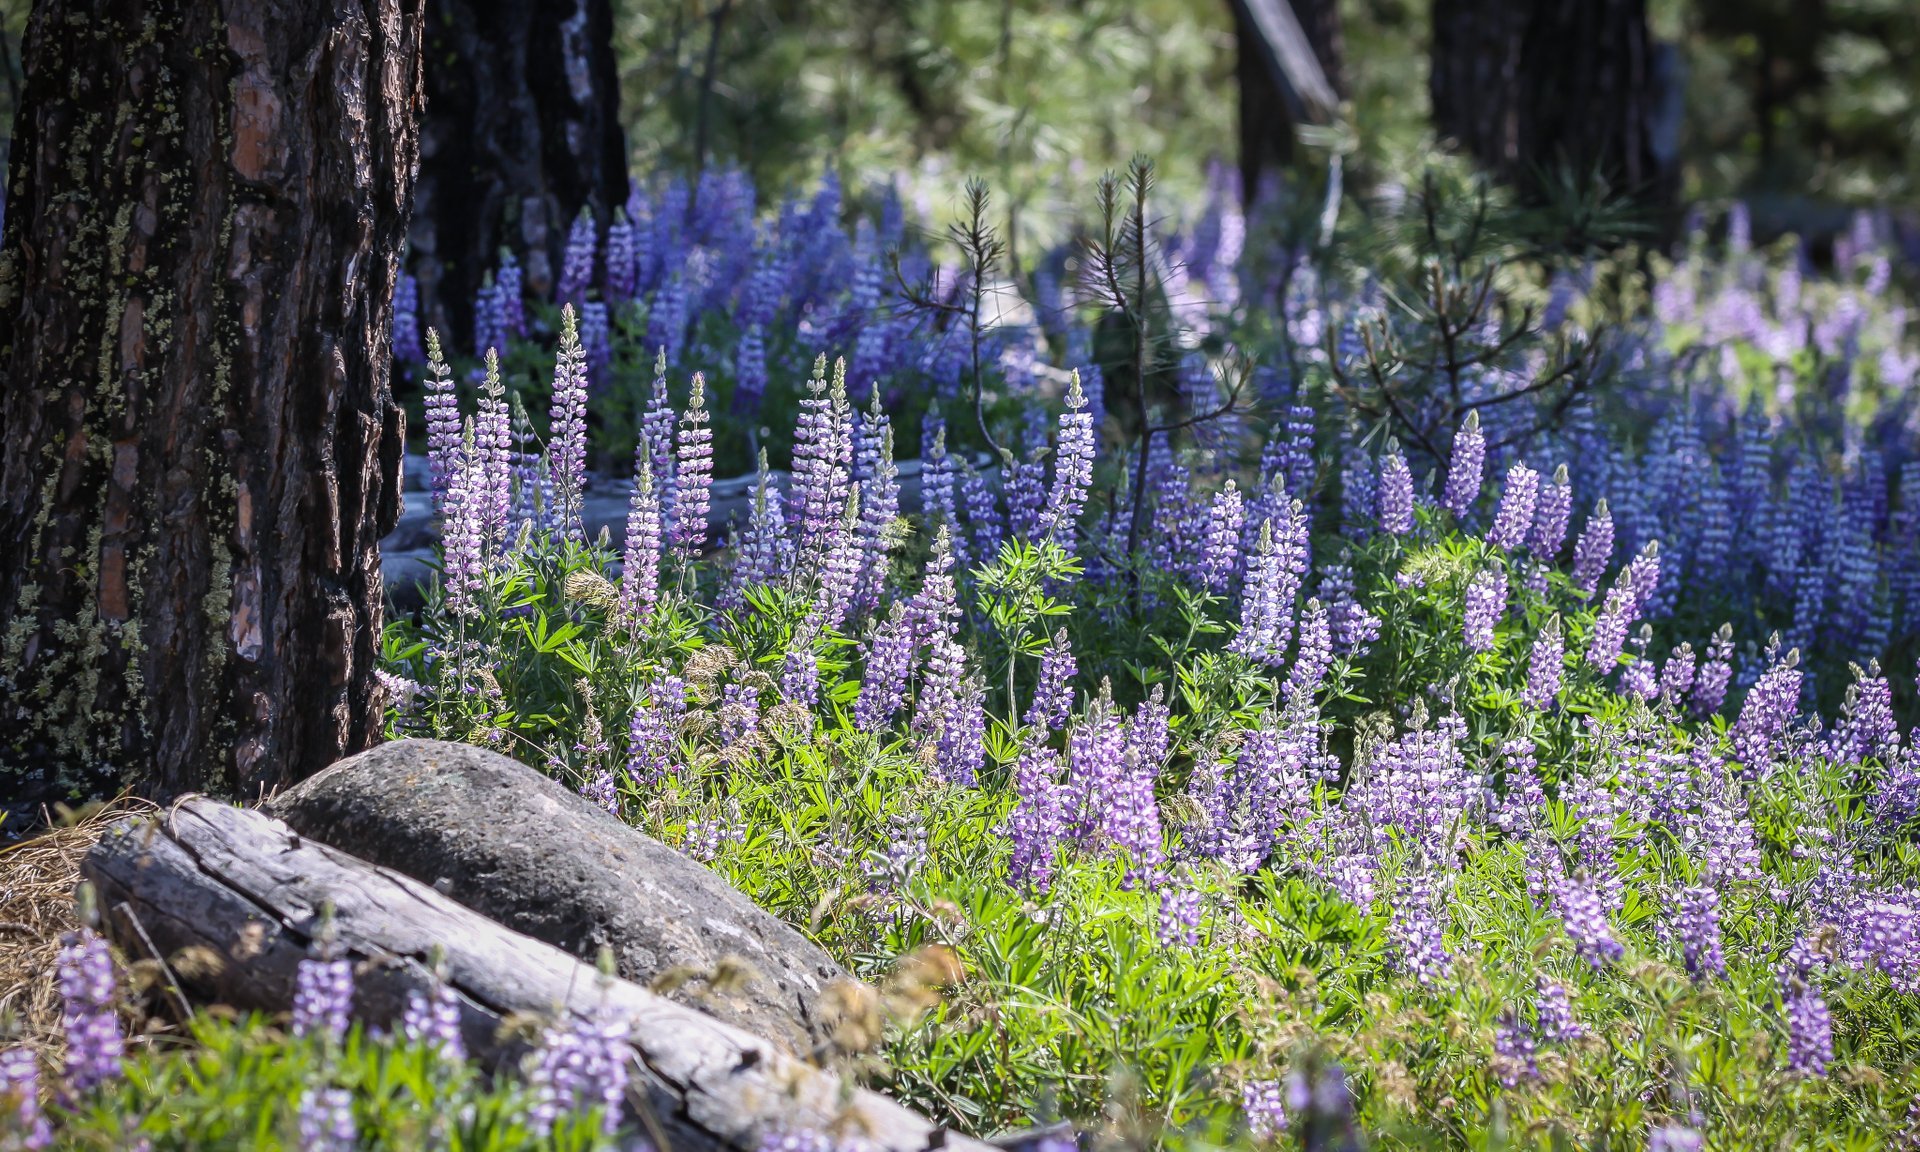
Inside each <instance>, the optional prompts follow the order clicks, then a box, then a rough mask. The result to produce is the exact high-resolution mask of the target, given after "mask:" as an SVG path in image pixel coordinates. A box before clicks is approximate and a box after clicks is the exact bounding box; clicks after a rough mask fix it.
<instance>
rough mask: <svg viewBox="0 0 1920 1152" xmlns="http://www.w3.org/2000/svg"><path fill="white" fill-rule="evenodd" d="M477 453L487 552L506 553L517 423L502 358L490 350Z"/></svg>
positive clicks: (476, 434) (477, 424) (477, 421)
mask: <svg viewBox="0 0 1920 1152" xmlns="http://www.w3.org/2000/svg"><path fill="white" fill-rule="evenodd" d="M473 450H474V453H475V459H476V460H477V461H478V463H479V468H480V473H479V483H478V486H479V499H480V523H481V526H482V529H483V531H484V536H485V542H484V548H483V550H484V552H485V553H486V554H487V555H488V556H494V555H497V554H499V553H500V552H502V551H504V550H505V547H506V542H507V533H508V530H509V529H510V528H511V527H512V524H513V421H512V413H511V410H510V409H509V407H508V405H507V399H506V388H505V386H504V385H502V384H501V382H500V357H499V356H498V355H497V354H495V352H494V350H493V349H491V348H489V349H487V358H486V368H485V371H484V373H483V374H482V378H481V385H480V404H479V414H478V416H477V417H476V418H475V419H474V425H473Z"/></svg>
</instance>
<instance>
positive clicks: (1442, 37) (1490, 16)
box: [1429, 0, 1677, 202]
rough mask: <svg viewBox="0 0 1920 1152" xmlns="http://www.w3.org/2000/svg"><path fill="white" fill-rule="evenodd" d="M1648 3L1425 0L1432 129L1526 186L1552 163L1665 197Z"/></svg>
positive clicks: (1666, 172) (1670, 185) (1668, 182)
mask: <svg viewBox="0 0 1920 1152" xmlns="http://www.w3.org/2000/svg"><path fill="white" fill-rule="evenodd" d="M1660 80H1661V70H1660V69H1659V68H1658V67H1657V66H1656V51H1655V47H1654V45H1653V42H1652V39H1651V37H1650V34H1649V32H1648V29H1647V9H1646V0H1434V4H1433V52H1432V67H1431V71H1430V73H1429V89H1430V95H1431V98H1432V107H1433V122H1434V127H1435V128H1436V129H1437V130H1438V131H1439V132H1440V133H1441V135H1443V136H1448V137H1451V138H1453V139H1454V140H1455V141H1456V142H1458V143H1459V144H1460V146H1461V147H1463V148H1464V149H1465V150H1466V151H1467V152H1468V153H1469V154H1471V155H1472V156H1473V157H1474V158H1475V159H1476V160H1478V161H1479V162H1480V163H1481V165H1483V166H1484V167H1486V168H1487V169H1489V170H1491V171H1492V172H1494V173H1495V174H1497V175H1498V176H1500V177H1501V178H1503V179H1505V180H1508V181H1510V182H1512V183H1514V184H1515V185H1517V186H1519V187H1520V188H1521V189H1522V190H1523V191H1525V192H1529V193H1531V192H1537V191H1538V187H1539V182H1540V180H1541V178H1542V177H1543V176H1545V175H1546V174H1547V173H1548V172H1549V171H1550V170H1552V169H1554V168H1556V167H1559V166H1561V165H1565V166H1569V167H1571V168H1572V169H1573V172H1574V174H1575V175H1576V176H1578V177H1585V176H1587V175H1589V174H1591V173H1595V172H1598V173H1599V174H1600V175H1601V176H1602V177H1604V178H1605V179H1606V180H1607V181H1608V183H1609V184H1610V185H1611V186H1612V187H1613V189H1614V190H1615V191H1621V192H1628V193H1631V194H1634V195H1637V196H1640V197H1642V198H1646V199H1651V200H1654V201H1658V202H1665V201H1667V200H1669V199H1671V197H1672V195H1673V193H1674V191H1675V178H1676V175H1677V171H1676V166H1675V162H1674V161H1675V157H1674V156H1672V155H1669V154H1667V153H1668V151H1669V150H1668V149H1664V148H1661V147H1659V146H1658V141H1657V139H1656V137H1657V135H1658V133H1657V131H1656V125H1657V123H1658V122H1659V121H1660V119H1661V118H1662V115H1663V112H1664V105H1665V93H1663V92H1662V91H1661V83H1660Z"/></svg>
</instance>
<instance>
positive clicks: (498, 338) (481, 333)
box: [473, 272, 507, 355]
mask: <svg viewBox="0 0 1920 1152" xmlns="http://www.w3.org/2000/svg"><path fill="white" fill-rule="evenodd" d="M506 346H507V328H506V323H505V322H504V321H503V320H501V318H500V289H499V287H498V286H497V285H496V284H494V282H493V274H492V273H491V272H489V273H488V274H487V276H486V278H485V279H484V280H482V281H481V282H480V287H479V290H477V291H476V292H474V294H473V351H474V354H475V355H479V354H480V353H482V352H484V351H486V350H487V349H489V348H505V347H506Z"/></svg>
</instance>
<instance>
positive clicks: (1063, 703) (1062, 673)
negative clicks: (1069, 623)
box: [1023, 628, 1080, 731]
mask: <svg viewBox="0 0 1920 1152" xmlns="http://www.w3.org/2000/svg"><path fill="white" fill-rule="evenodd" d="M1079 671H1080V668H1079V665H1078V664H1077V663H1075V661H1074V659H1073V645H1072V643H1071V642H1070V641H1069V640H1068V639H1067V630H1066V629H1064V628H1062V629H1060V630H1059V631H1058V632H1055V633H1054V635H1053V640H1052V641H1051V642H1050V643H1049V644H1048V645H1047V646H1046V647H1045V648H1044V649H1042V650H1041V652H1040V676H1039V682H1038V683H1037V684H1035V685H1034V689H1033V702H1032V703H1031V704H1029V705H1028V706H1027V714H1026V716H1025V718H1024V720H1023V723H1025V724H1026V725H1027V726H1029V727H1032V728H1042V729H1051V730H1055V731H1057V730H1060V729H1063V728H1065V727H1066V724H1067V717H1068V716H1070V715H1071V714H1072V712H1073V678H1074V676H1075V675H1077V674H1078V673H1079Z"/></svg>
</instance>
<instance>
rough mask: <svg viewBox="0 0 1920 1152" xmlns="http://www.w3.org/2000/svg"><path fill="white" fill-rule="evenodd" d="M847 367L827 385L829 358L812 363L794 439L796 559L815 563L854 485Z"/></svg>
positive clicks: (840, 366)
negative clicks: (810, 377)
mask: <svg viewBox="0 0 1920 1152" xmlns="http://www.w3.org/2000/svg"><path fill="white" fill-rule="evenodd" d="M846 367H847V365H846V361H845V360H839V361H836V362H835V363H834V373H833V382H832V384H831V385H829V384H828V382H827V358H826V356H825V355H822V356H820V358H819V359H817V360H816V361H814V365H813V377H812V379H811V380H810V381H808V384H807V397H806V399H804V400H802V401H800V419H799V423H798V424H797V426H796V427H795V429H794V433H793V488H792V500H793V507H792V511H793V516H794V525H793V527H794V533H795V545H796V549H795V551H796V555H797V556H798V557H799V559H800V560H801V562H802V563H812V564H817V563H819V561H820V559H821V558H823V557H824V556H825V555H826V544H827V538H828V537H829V536H830V535H832V533H833V530H834V527H835V525H837V524H838V522H839V519H840V514H841V512H842V511H843V510H844V509H845V508H846V504H847V485H848V484H849V483H851V481H852V471H853V440H852V429H851V427H850V422H849V420H848V416H847V390H846Z"/></svg>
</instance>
